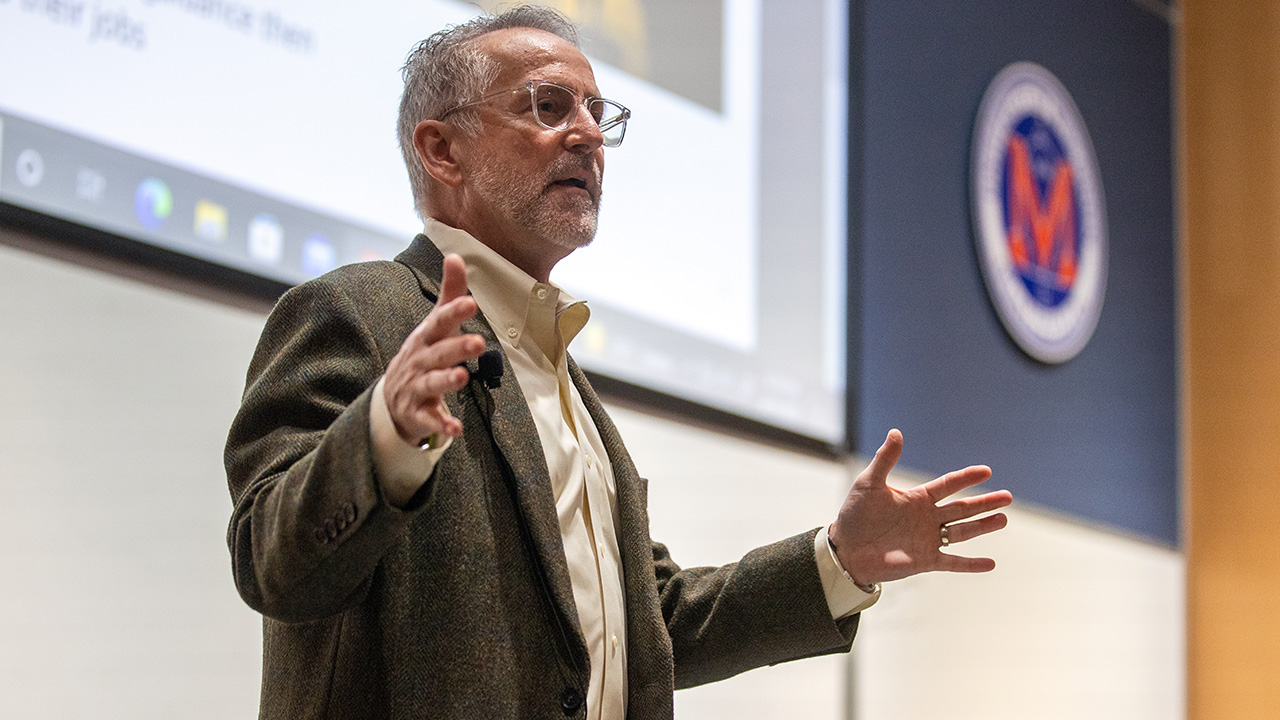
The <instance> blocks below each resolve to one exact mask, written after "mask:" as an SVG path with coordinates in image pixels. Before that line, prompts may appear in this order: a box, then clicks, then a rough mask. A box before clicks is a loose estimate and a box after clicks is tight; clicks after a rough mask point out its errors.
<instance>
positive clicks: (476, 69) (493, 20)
mask: <svg viewBox="0 0 1280 720" xmlns="http://www.w3.org/2000/svg"><path fill="white" fill-rule="evenodd" d="M509 28H533V29H535V30H543V31H545V32H549V33H551V34H553V35H557V36H559V37H561V38H563V39H565V40H568V41H569V42H570V43H573V45H574V47H578V29H577V27H575V26H574V24H573V23H572V22H571V21H570V20H569V19H568V18H566V17H565V16H564V15H562V14H560V13H559V12H557V11H555V10H552V9H551V8H545V7H539V6H536V5H525V6H521V7H517V8H513V9H511V10H508V11H506V12H504V13H502V14H501V15H482V16H480V17H478V18H475V19H474V20H470V21H468V22H465V23H462V24H460V25H452V26H449V27H446V28H445V29H443V30H441V31H439V32H437V33H434V34H432V35H431V36H430V37H428V38H427V39H426V40H423V41H422V42H420V43H418V46H417V47H415V48H414V49H413V50H412V51H411V52H410V53H409V57H408V58H407V59H406V60H405V63H404V68H402V70H401V74H402V75H403V77H404V94H403V95H401V96H400V117H399V119H398V120H397V122H396V132H397V134H398V135H399V137H400V153H401V154H402V155H404V163H405V166H406V167H407V168H408V170H409V185H410V186H411V187H412V188H413V204H414V207H415V208H417V211H418V214H419V215H420V216H424V217H425V215H426V200H427V187H428V183H427V172H426V170H424V169H423V167H422V161H421V160H420V159H419V158H418V152H417V150H416V149H415V148H414V146H413V130H414V128H416V127H417V126H418V123H419V122H421V121H423V120H430V119H439V118H440V116H441V115H442V114H444V113H445V112H446V111H448V110H449V109H450V108H454V107H457V106H458V105H461V104H462V103H464V102H467V101H469V100H472V99H475V98H477V97H479V96H480V95H482V94H484V92H485V91H486V90H488V89H489V86H490V85H492V84H493V81H494V80H496V79H497V77H498V74H499V73H500V72H501V70H502V69H501V68H500V67H498V65H497V63H495V62H494V61H493V59H492V58H490V57H489V56H488V55H485V54H484V53H482V52H480V51H479V50H477V49H476V47H475V44H474V41H475V40H476V38H478V37H480V36H481V35H484V34H486V33H491V32H493V31H495V30H506V29H509ZM450 117H451V118H453V120H454V122H455V124H457V126H458V127H459V128H460V129H461V130H462V131H463V132H465V133H467V134H470V135H474V134H475V133H477V132H479V131H480V124H479V120H478V119H477V117H476V114H475V112H474V111H473V110H471V109H463V110H461V111H459V112H457V113H456V114H454V115H452V116H450Z"/></svg>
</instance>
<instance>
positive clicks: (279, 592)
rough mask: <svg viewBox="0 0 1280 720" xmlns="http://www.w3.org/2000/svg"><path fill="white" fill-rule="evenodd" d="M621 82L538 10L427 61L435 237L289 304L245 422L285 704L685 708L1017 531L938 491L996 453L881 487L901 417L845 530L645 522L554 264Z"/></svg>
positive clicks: (278, 320) (415, 113)
mask: <svg viewBox="0 0 1280 720" xmlns="http://www.w3.org/2000/svg"><path fill="white" fill-rule="evenodd" d="M598 96H599V90H598V88H597V87H596V84H595V79H594V76H593V74H592V70H591V66H590V64H589V63H588V62H587V60H586V58H585V57H583V56H582V54H581V53H580V52H579V51H578V49H577V47H576V40H575V32H574V29H573V27H572V26H571V25H569V24H568V22H567V21H565V20H564V19H563V18H562V17H561V16H559V15H557V14H555V13H553V12H551V11H547V10H544V9H540V8H518V9H516V10H512V11H510V12H508V13H505V14H503V15H501V16H498V17H494V18H481V19H478V20H476V21H473V22H471V23H467V24H464V25H461V26H458V27H455V28H452V29H450V30H447V31H444V32H441V33H437V34H436V35H433V36H432V37H431V38H429V39H427V40H426V41H424V42H423V43H422V44H421V45H420V46H419V47H418V48H417V49H416V50H415V51H414V52H413V54H411V56H410V58H409V61H408V63H407V64H406V67H405V92H404V97H403V100H402V103H401V117H400V137H401V144H402V148H403V149H404V153H405V157H406V161H407V163H408V167H409V173H410V179H411V182H412V185H413V188H414V195H415V201H416V202H417V204H418V209H419V211H420V213H421V214H422V215H423V216H424V217H425V218H426V227H425V231H424V234H423V235H420V236H418V238H416V239H415V240H414V242H413V243H412V244H411V245H410V247H409V248H408V249H407V250H406V251H405V252H404V253H402V254H401V255H400V256H399V257H398V258H397V261H396V262H383V263H367V264H362V265H356V266H348V267H345V268H341V269H339V270H337V271H335V272H333V273H330V274H329V275H326V276H324V277H322V278H319V279H317V280H315V281H312V282H310V283H307V284H304V285H302V286H300V287H298V288H295V289H294V290H292V291H290V292H289V293H287V294H286V295H285V296H284V297H283V298H281V300H280V302H279V304H278V305H277V307H276V309H275V311H274V312H273V313H272V315H271V317H270V319H269V320H268V322H267V326H266V328H265V329H264V331H263V336H262V340H261V342H260V344H259V347H258V350H257V352H256V354H255V356H254V359H253V361H252V364H251V366H250V368H249V377H248V385H247V387H246V390H245V395H244V400H243V405H242V408H241V410H240V413H239V414H238V416H237V417H236V420H235V423H234V425H233V427H232V429H231V434H230V438H229V439H228V444H227V453H226V463H227V473H228V481H229V484H230V487H231V491H232V496H233V498H234V500H235V510H234V514H233V517H232V521H231V527H230V530H229V535H228V544H229V546H230V549H231V554H232V559H233V568H234V574H235V578H236V583H237V586H238V588H239V590H240V593H241V595H242V596H243V597H244V599H245V601H246V602H247V603H248V604H249V605H250V606H252V607H254V608H255V609H257V610H259V611H261V612H262V613H263V615H264V616H265V619H264V625H263V634H264V659H263V688H262V706H261V707H262V716H263V717H270V718H312V717H317V718H318V717H331V718H366V717H388V718H419V717H432V718H544V717H545V718H550V717H564V716H569V717H580V718H582V717H585V718H592V719H595V718H602V719H608V720H621V718H624V717H625V718H633V719H635V718H670V717H671V715H672V692H673V690H674V689H675V688H676V687H682V686H688V685H694V684H698V683H702V682H709V681H712V680H716V679H720V678H723V677H728V676H730V675H733V674H736V673H738V672H742V671H744V670H747V669H750V668H752V667H757V666H760V665H764V664H768V663H775V662H781V661H784V660H790V659H795V658H801V657H806V656H811V655H817V654H822V653H830V652H843V651H847V650H848V648H849V646H850V644H851V643H852V640H853V634H854V631H855V629H856V626H857V622H858V615H857V612H858V611H860V610H861V609H862V608H864V607H866V606H868V605H869V604H871V603H872V602H874V600H875V598H876V597H878V592H879V590H878V585H877V584H878V583H880V582H883V581H887V580H893V579H897V578H901V577H905V576H907V575H911V574H914V573H917V572H922V571H926V570H957V571H984V570H989V569H991V568H992V567H993V566H994V564H993V563H992V562H991V561H990V560H987V559H970V558H961V557H958V556H953V555H949V554H945V553H942V552H940V546H943V545H946V544H948V542H959V541H963V540H966V539H969V538H971V537H974V536H977V535H980V534H983V533H987V532H991V531H993V530H997V529H999V528H1001V527H1003V525H1004V523H1005V519H1004V516H1003V515H991V516H987V517H985V518H981V519H972V518H974V517H975V516H976V515H979V514H981V513H984V512H986V511H989V510H993V509H996V508H999V507H1002V506H1004V505H1007V504H1008V503H1009V502H1010V498H1009V495H1008V493H1003V492H1001V493H992V494H988V495H982V496H977V497H972V498H967V499H963V500H958V501H955V502H952V503H949V504H946V505H942V506H938V505H937V503H938V501H939V500H941V499H943V498H945V497H947V496H949V495H951V494H953V493H954V492H956V491H958V490H961V489H963V488H966V487H969V486H972V485H975V484H977V483H979V482H982V481H983V480H985V479H986V478H987V477H988V476H989V474H990V472H989V470H987V469H986V468H984V467H970V468H966V469H964V470H961V471H958V472H955V473H950V474H948V475H946V476H944V477H942V478H939V479H938V480H935V481H933V482H931V483H928V484H926V485H923V486H921V487H918V488H915V489H913V490H910V491H907V492H899V491H896V490H892V489H890V488H888V486H887V485H886V484H885V478H886V476H887V474H888V472H889V470H890V468H892V466H893V464H894V463H895V462H896V460H897V458H898V455H899V452H900V450H901V443H902V438H901V435H900V434H898V433H897V431H892V432H891V433H890V434H889V437H888V438H887V439H886V441H885V444H884V446H883V447H881V448H880V450H879V451H878V452H877V453H876V457H875V459H874V460H873V462H872V463H871V465H870V466H869V467H868V468H867V470H866V471H865V472H863V473H862V475H860V476H859V478H858V480H857V481H856V482H855V484H854V486H853V488H852V489H851V491H850V493H849V496H848V499H847V500H846V501H845V503H844V504H843V506H842V507H841V508H840V510H839V512H838V514H837V517H836V519H835V522H833V523H832V524H831V525H830V526H829V528H820V529H816V530H811V531H809V532H806V533H803V534H801V535H799V536H797V537H794V538H790V539H788V540H783V541H781V542H779V543H776V544H774V545H771V546H768V547H765V548H761V549H759V550H756V551H753V552H752V553H749V554H748V555H747V556H746V557H744V558H743V559H742V560H741V561H740V562H738V563H734V564H732V565H728V566H725V567H722V568H694V569H689V570H681V569H680V568H678V567H677V566H676V565H675V564H674V563H673V562H672V561H671V559H670V557H669V556H668V554H667V551H666V548H665V547H663V546H662V545H661V544H658V543H655V542H653V541H652V540H651V539H650V537H649V529H648V517H647V513H646V497H645V487H646V484H645V481H644V480H643V479H641V478H640V477H639V476H638V475H637V473H636V470H635V467H634V466H633V465H632V463H631V460H630V458H629V456H628V455H627V452H626V449H625V447H624V446H623V444H622V441H621V439H620V438H619V437H618V433H617V431H616V429H615V428H614V426H613V424H612V423H611V422H610V420H609V418H608V416H607V415H606V414H605V412H604V410H603V408H602V407H601V405H600V402H599V400H598V399H597V398H596V396H595V394H594V393H593V392H592V390H591V387H590V385H589V384H588V383H587V381H586V379H585V377H584V376H583V375H582V373H581V372H580V371H579V369H578V367H577V366H576V365H575V364H574V363H573V361H572V359H571V358H569V357H568V355H567V353H566V352H565V347H566V345H567V344H568V342H569V341H570V340H571V339H572V337H573V335H574V334H576V333H577V332H578V330H580V329H581V328H582V326H583V324H584V323H585V322H586V319H587V317H586V316H587V312H586V308H585V307H584V306H583V305H582V304H581V303H579V302H577V301H575V300H573V299H572V298H570V297H568V296H567V294H565V293H564V292H562V291H561V290H560V289H559V288H557V287H556V286H554V285H551V284H550V283H549V276H550V272H551V270H552V268H553V267H554V266H555V264H556V263H557V262H558V261H559V260H561V259H562V258H564V257H566V256H567V255H569V254H570V253H571V252H573V251H574V250H575V249H576V248H578V247H581V246H583V245H586V244H587V243H589V242H590V241H591V239H592V237H593V235H594V233H595V222H596V213H597V209H598V206H599V201H600V193H601V179H602V175H603V168H604V150H603V148H604V146H605V145H612V144H616V143H618V142H620V141H621V138H622V132H623V131H624V130H625V124H626V119H627V117H628V116H629V113H628V112H627V111H626V109H625V108H623V107H622V106H621V105H618V104H617V103H613V102H611V101H607V100H603V99H601V98H599V97H598ZM469 291H470V294H469ZM486 348H487V349H489V350H490V351H499V352H500V354H501V368H502V370H501V377H500V378H498V382H497V383H496V387H495V386H494V385H495V383H494V382H493V380H494V378H493V377H492V374H493V373H488V376H486V377H481V375H485V373H481V372H480V371H479V368H478V366H477V364H476V358H477V357H479V356H480V355H481V354H482V353H483V352H485V350H486ZM460 365H463V366H465V367H460ZM469 370H470V371H469Z"/></svg>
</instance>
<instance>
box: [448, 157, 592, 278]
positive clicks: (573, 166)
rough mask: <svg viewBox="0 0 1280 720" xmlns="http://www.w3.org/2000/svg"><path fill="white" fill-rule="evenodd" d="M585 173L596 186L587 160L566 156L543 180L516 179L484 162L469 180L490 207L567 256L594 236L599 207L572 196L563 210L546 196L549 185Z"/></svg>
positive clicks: (584, 198) (588, 242) (552, 167)
mask: <svg viewBox="0 0 1280 720" xmlns="http://www.w3.org/2000/svg"><path fill="white" fill-rule="evenodd" d="M577 169H586V170H587V171H588V172H591V173H594V174H595V175H596V178H597V186H599V182H598V180H599V176H600V173H599V170H598V169H597V168H596V167H595V164H594V163H592V162H591V161H590V160H589V159H586V160H585V162H584V159H580V158H578V157H575V156H565V157H564V158H563V159H562V160H561V161H558V162H556V163H554V164H552V165H551V166H550V167H548V168H547V170H546V172H545V173H544V174H543V175H542V177H534V178H517V177H513V176H512V175H511V173H509V172H505V168H502V167H496V166H495V164H494V163H491V162H484V163H482V164H481V165H480V166H479V167H477V168H476V171H475V174H474V175H473V176H472V180H473V182H474V186H475V188H476V190H477V192H478V193H479V194H480V195H481V196H482V197H483V198H485V199H486V200H487V201H488V202H489V204H490V205H492V206H493V207H494V208H495V209H497V210H498V212H500V213H501V214H503V215H506V216H507V217H509V218H511V219H512V220H514V221H515V223H516V224H517V225H519V226H520V227H523V228H525V229H527V230H528V231H529V232H530V233H532V234H533V235H534V236H536V237H537V238H539V239H541V240H542V241H543V242H545V243H547V244H548V245H550V246H552V247H555V248H558V249H560V250H564V251H565V254H566V255H567V254H569V253H571V252H573V251H574V250H577V249H578V248H580V247H586V246H587V245H590V244H591V241H592V240H593V239H594V238H595V236H596V225H597V221H598V218H599V213H600V204H599V202H598V201H597V200H595V199H593V198H591V197H590V196H589V195H575V196H574V198H573V199H572V201H571V204H570V205H569V206H568V207H566V206H564V205H561V204H560V203H563V202H564V199H563V198H561V199H558V200H556V201H554V202H553V200H552V199H551V198H549V197H548V196H547V194H548V183H550V182H551V179H552V178H554V177H557V176H562V175H564V174H566V173H567V172H569V171H572V170H577Z"/></svg>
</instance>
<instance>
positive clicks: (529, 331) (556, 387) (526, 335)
mask: <svg viewBox="0 0 1280 720" xmlns="http://www.w3.org/2000/svg"><path fill="white" fill-rule="evenodd" d="M425 234H426V235H427V237H429V238H430V239H431V241H432V242H433V243H435V245H436V247H437V248H439V249H440V251H441V252H442V253H444V254H448V253H456V254H458V255H461V256H462V259H463V260H464V261H465V262H466V264H467V286H468V289H469V290H470V291H471V294H472V296H473V297H474V298H475V300H476V305H477V306H479V308H480V311H481V312H482V313H483V314H484V317H485V319H486V320H487V321H488V322H489V324H490V326H491V327H492V328H493V331H494V333H495V334H497V336H498V338H499V340H500V342H501V343H502V351H503V353H504V354H505V355H506V356H507V360H508V361H509V362H510V363H511V367H512V369H513V370H514V371H515V376H516V381H517V383H518V384H519V385H520V389H521V390H522V392H523V394H524V397H525V401H526V402H527V403H528V405H529V410H530V412H531V413H532V415H533V421H534V425H535V426H536V427H537V429H538V438H539V440H540V441H541V443H542V449H543V452H544V454H545V456H546V458H547V469H548V470H549V471H550V476H551V484H552V490H553V492H554V495H555V501H556V515H557V519H558V520H559V523H560V534H561V537H562V539H563V541H564V549H565V559H566V561H567V563H568V567H569V578H570V581H571V583H572V585H573V599H574V603H575V605H576V606H577V611H578V621H579V623H580V624H581V626H582V632H583V636H584V638H585V640H586V643H587V651H588V653H589V655H590V659H591V678H590V684H589V685H588V686H587V718H588V720H624V719H625V717H626V714H627V672H626V667H627V637H626V596H625V590H624V587H623V580H622V558H621V555H620V553H619V550H618V540H617V537H618V535H617V530H616V528H617V521H618V512H617V488H616V486H615V484H614V478H613V469H612V466H611V465H610V463H609V457H608V455H607V454H606V452H605V450H604V445H603V443H602V441H601V439H600V434H599V432H598V431H597V430H596V427H595V424H594V423H593V422H592V421H591V417H590V415H589V414H588V412H587V409H586V406H585V405H584V404H583V402H582V398H581V396H580V395H579V394H578V389H577V387H575V386H574V384H573V382H572V381H571V380H570V379H569V371H568V363H567V355H566V353H565V348H566V347H567V346H568V344H569V343H570V342H572V341H573V338H574V337H575V336H576V335H577V334H578V332H579V331H581V330H582V328H583V327H584V326H585V325H586V323H587V319H588V318H589V317H590V314H591V313H590V311H589V310H588V309H587V306H586V303H585V302H582V301H579V300H575V299H574V298H573V297H571V296H570V295H569V294H568V293H566V292H565V291H563V290H561V289H560V288H558V287H556V286H555V285H552V284H546V283H540V282H537V281H536V280H534V279H533V278H532V277H531V276H529V275H528V274H527V273H525V272H524V271H522V270H520V269H519V268H517V267H516V266H515V265H513V264H511V263H510V262H509V261H508V260H506V259H505V258H503V257H502V256H500V255H498V253H496V252H494V251H493V250H492V249H490V248H489V247H488V246H486V245H484V244H483V243H481V242H480V241H478V240H476V239H475V238H473V237H472V236H471V235H470V234H468V233H466V232H464V231H462V230H458V229H456V228H452V227H449V226H448V225H445V224H443V223H441V222H438V221H436V220H434V219H428V220H427V223H426V229H425ZM382 383H383V381H382V380H379V381H378V383H377V385H375V386H374V397H373V403H372V412H371V414H370V425H371V427H370V431H371V434H372V437H373V444H374V464H375V468H376V470H377V473H378V477H379V478H380V479H381V483H382V485H383V490H384V492H385V493H386V494H387V496H388V498H389V499H391V501H392V502H393V503H397V504H403V503H405V502H407V501H408V499H409V498H410V497H412V496H413V493H414V492H415V491H416V490H417V489H418V488H419V487H421V485H422V483H424V482H426V480H427V478H428V477H429V476H430V475H431V471H432V469H434V467H435V464H436V462H437V461H438V460H439V458H440V456H441V455H442V454H443V453H444V452H445V451H446V450H447V449H448V447H449V443H447V442H446V443H444V444H442V445H441V446H439V447H429V448H427V449H422V448H419V447H418V446H416V445H412V444H410V443H407V442H405V441H404V440H402V439H401V438H400V436H399V434H397V433H396V430H395V425H394V424H393V423H392V421H391V415H390V413H389V411H388V410H387V405H386V400H385V397H384V396H383V393H382ZM814 558H815V560H816V561H817V564H818V572H819V575H820V576H821V579H822V586H823V590H824V591H825V592H826V598H827V606H828V608H829V609H830V611H831V616H832V617H833V618H841V617H844V616H846V615H850V614H853V613H855V612H860V611H861V610H864V609H866V608H868V607H870V606H871V605H873V604H875V602H876V600H877V599H879V597H880V591H879V588H878V587H877V588H876V589H875V590H874V591H873V592H871V593H867V592H864V591H863V590H861V589H860V588H858V587H857V586H856V585H854V583H853V581H852V580H851V579H850V578H849V576H848V574H847V573H845V572H844V570H843V569H842V568H841V567H840V564H839V562H838V561H837V560H836V558H835V554H834V553H833V552H832V550H831V549H830V547H829V545H828V543H827V532H826V529H825V528H824V529H822V530H820V531H819V532H818V535H817V537H816V538H815V539H814Z"/></svg>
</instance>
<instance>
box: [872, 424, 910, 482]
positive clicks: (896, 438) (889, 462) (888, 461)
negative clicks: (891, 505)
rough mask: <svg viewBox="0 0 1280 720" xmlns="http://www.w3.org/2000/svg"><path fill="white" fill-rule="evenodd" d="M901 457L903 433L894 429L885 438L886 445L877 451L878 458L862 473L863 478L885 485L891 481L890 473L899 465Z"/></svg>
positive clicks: (873, 459) (882, 445)
mask: <svg viewBox="0 0 1280 720" xmlns="http://www.w3.org/2000/svg"><path fill="white" fill-rule="evenodd" d="M900 457H902V433H901V432H899V431H898V429H897V428H894V429H893V430H890V431H889V434H888V435H887V436H885V439H884V443H883V444H881V445H880V449H879V450H876V456H875V457H874V458H872V459H871V464H870V465H867V469H866V470H863V471H862V476H863V477H866V478H868V479H871V480H874V481H875V482H877V483H879V484H882V485H883V484H885V483H886V482H887V481H888V480H889V471H891V470H893V466H894V465H897V464H898V458H900Z"/></svg>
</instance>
